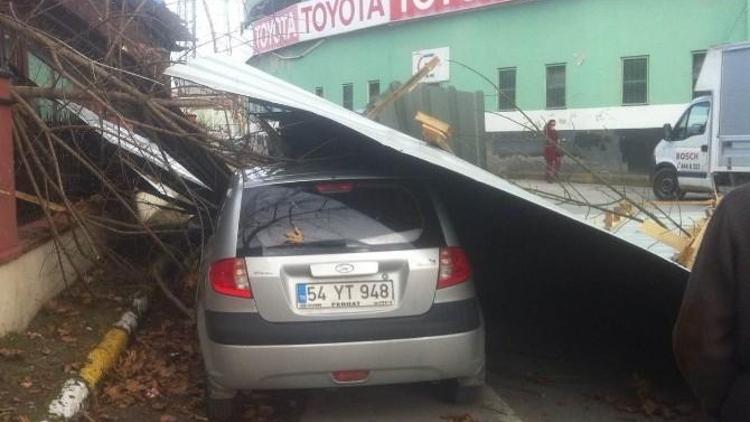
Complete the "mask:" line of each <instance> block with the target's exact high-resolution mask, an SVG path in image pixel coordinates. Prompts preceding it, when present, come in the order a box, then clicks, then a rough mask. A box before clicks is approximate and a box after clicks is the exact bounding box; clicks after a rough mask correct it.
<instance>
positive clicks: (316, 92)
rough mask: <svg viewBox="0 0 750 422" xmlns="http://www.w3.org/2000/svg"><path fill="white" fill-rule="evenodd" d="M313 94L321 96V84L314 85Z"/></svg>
mask: <svg viewBox="0 0 750 422" xmlns="http://www.w3.org/2000/svg"><path fill="white" fill-rule="evenodd" d="M315 95H317V96H318V97H321V98H322V97H323V87H322V86H316V87H315Z"/></svg>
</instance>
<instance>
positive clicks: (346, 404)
mask: <svg viewBox="0 0 750 422" xmlns="http://www.w3.org/2000/svg"><path fill="white" fill-rule="evenodd" d="M432 387H434V386H432V385H429V384H405V385H390V386H376V387H355V388H342V389H336V390H311V391H310V392H309V395H308V397H307V403H306V407H305V411H304V413H303V414H302V417H301V418H300V421H301V422H323V421H325V422H336V421H341V422H344V421H347V422H348V421H354V420H356V421H363V422H364V421H366V422H379V421H383V422H385V421H389V422H390V421H410V422H422V421H424V422H428V421H429V422H434V421H441V420H449V421H471V422H485V421H487V422H489V421H492V422H521V420H520V419H519V418H518V417H516V416H515V414H514V412H513V410H512V409H511V408H510V407H509V406H508V404H507V403H506V402H505V401H504V400H503V399H502V398H500V396H498V395H497V393H496V392H495V391H494V390H493V389H492V388H490V387H488V386H485V387H483V388H482V391H481V393H480V397H479V399H478V400H477V401H476V402H475V403H472V404H470V405H455V404H449V403H446V402H444V401H441V400H439V399H438V398H437V397H436V394H435V391H434V390H435V388H432ZM462 418H463V419H462ZM469 418H470V419H469Z"/></svg>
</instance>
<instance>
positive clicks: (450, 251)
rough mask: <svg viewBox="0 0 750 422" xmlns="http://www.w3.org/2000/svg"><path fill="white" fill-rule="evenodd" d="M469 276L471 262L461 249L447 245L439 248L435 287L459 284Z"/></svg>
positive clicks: (442, 287) (440, 287)
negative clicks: (437, 274)
mask: <svg viewBox="0 0 750 422" xmlns="http://www.w3.org/2000/svg"><path fill="white" fill-rule="evenodd" d="M469 277H471V263H470V262H469V257H468V256H466V252H464V250H463V249H461V248H458V247H455V246H449V247H447V248H442V249H440V275H439V277H438V282H437V288H438V289H444V288H446V287H450V286H455V285H456V284H461V283H463V282H465V281H467V280H469Z"/></svg>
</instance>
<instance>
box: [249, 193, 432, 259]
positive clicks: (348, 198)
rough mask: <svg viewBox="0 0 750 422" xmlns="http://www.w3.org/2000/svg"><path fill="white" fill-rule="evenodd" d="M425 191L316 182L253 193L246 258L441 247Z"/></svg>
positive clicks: (250, 197)
mask: <svg viewBox="0 0 750 422" xmlns="http://www.w3.org/2000/svg"><path fill="white" fill-rule="evenodd" d="M428 198H429V195H427V194H426V192H425V191H424V188H421V189H420V188H419V187H417V186H416V184H413V183H406V182H400V181H393V180H357V181H343V182H342V181H335V182H310V183H297V184H288V185H274V186H266V187H258V188H247V189H245V191H244V192H243V197H242V210H241V212H240V222H239V230H238V242H237V245H238V246H237V252H238V254H239V255H241V256H274V255H299V254H317V253H341V252H368V251H383V250H397V249H415V248H428V247H439V246H440V245H441V244H442V233H441V230H440V226H439V224H438V222H437V217H436V216H435V212H434V210H433V207H432V204H431V202H430V201H429V199H428Z"/></svg>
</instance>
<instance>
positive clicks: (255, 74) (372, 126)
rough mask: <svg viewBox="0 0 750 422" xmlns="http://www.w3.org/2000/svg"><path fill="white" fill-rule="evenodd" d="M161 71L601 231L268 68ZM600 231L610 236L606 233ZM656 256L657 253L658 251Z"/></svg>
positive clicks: (228, 64)
mask: <svg viewBox="0 0 750 422" xmlns="http://www.w3.org/2000/svg"><path fill="white" fill-rule="evenodd" d="M165 74H167V75H169V76H173V77H177V78H182V79H185V80H188V81H191V82H194V83H197V84H200V85H204V86H206V87H208V88H211V89H215V90H218V91H224V92H230V93H233V94H237V95H243V96H246V97H249V98H253V99H256V100H260V101H265V102H268V103H271V104H277V105H279V106H282V107H284V108H291V109H298V110H302V111H307V112H310V113H314V114H316V115H318V116H321V117H324V118H326V119H329V120H331V121H332V122H334V123H338V124H340V125H343V126H346V127H348V128H349V129H352V130H354V131H356V132H359V133H361V134H362V135H364V136H366V137H368V138H370V139H372V140H374V141H376V142H378V143H380V144H382V145H384V146H386V147H389V148H392V149H395V150H396V151H399V152H401V153H403V154H406V155H409V156H412V157H414V158H416V159H419V160H423V161H426V162H428V163H430V164H433V165H436V166H439V167H442V168H444V169H447V170H449V171H452V172H454V173H458V174H459V175H462V176H465V177H468V178H471V179H473V180H475V181H477V182H480V183H484V184H486V185H488V186H490V187H493V188H495V189H497V190H500V191H502V192H504V193H506V194H510V195H513V196H515V197H517V198H519V199H522V200H524V201H527V202H531V203H533V204H535V205H537V206H539V207H542V208H545V209H547V210H549V211H550V212H554V213H556V214H559V215H562V216H565V217H567V218H569V219H570V220H571V221H574V222H576V223H579V224H581V225H582V226H583V227H587V228H589V229H594V230H599V231H602V232H605V231H603V230H602V229H600V228H598V227H595V226H593V225H591V224H589V223H587V222H584V221H581V220H579V219H578V218H576V217H575V216H574V215H572V214H570V213H568V212H567V211H565V210H563V209H561V208H559V207H557V206H555V205H553V204H550V203H549V202H547V201H545V200H544V199H542V198H540V197H538V196H536V195H534V194H532V193H529V192H527V191H525V190H524V189H522V188H520V187H518V186H516V185H514V184H512V183H510V182H508V181H506V180H504V179H502V178H500V177H498V176H496V175H494V174H492V173H490V172H488V171H486V170H484V169H481V168H479V167H477V166H475V165H473V164H471V163H469V162H467V161H464V160H462V159H460V158H458V157H456V156H455V155H453V154H450V153H448V152H445V151H443V150H440V149H438V148H435V147H432V146H430V145H429V144H427V143H426V142H424V141H421V140H419V139H416V138H413V137H411V136H409V135H406V134H404V133H401V132H398V131H396V130H394V129H391V128H389V127H387V126H384V125H382V124H380V123H378V122H375V121H372V120H370V119H368V118H366V117H364V116H361V115H359V114H357V113H355V112H352V111H350V110H347V109H345V108H343V107H341V106H338V105H336V104H333V103H331V102H330V101H328V100H326V99H323V98H321V97H318V96H317V95H315V94H313V93H312V92H307V91H305V90H304V89H302V88H299V87H297V86H295V85H292V84H290V83H288V82H286V81H283V80H281V79H278V78H276V77H274V76H271V75H269V74H268V73H265V72H263V71H261V70H258V69H256V68H254V67H252V66H249V65H247V64H245V63H244V62H242V61H240V60H238V59H236V58H232V57H227V56H220V55H215V56H208V57H202V58H198V59H194V60H192V61H190V62H189V63H188V64H176V65H173V66H171V67H170V68H168V69H167V70H166V71H165ZM605 233H607V235H610V236H613V235H612V234H611V233H609V232H605ZM615 237H616V236H613V240H615V239H614V238H615ZM618 239H622V240H625V241H627V242H628V243H630V244H631V245H634V246H636V247H638V248H639V249H641V250H644V251H647V252H648V253H652V252H650V251H648V250H647V249H645V248H644V247H643V245H642V244H638V243H637V242H632V241H630V240H628V239H627V238H619V237H618ZM657 256H659V255H658V254H657ZM659 257H660V258H662V259H664V260H665V261H668V262H670V263H671V264H673V265H675V266H678V267H679V265H678V264H676V263H674V262H672V261H671V260H669V259H666V258H665V257H664V256H663V255H661V256H659ZM680 268H682V267H680Z"/></svg>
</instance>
